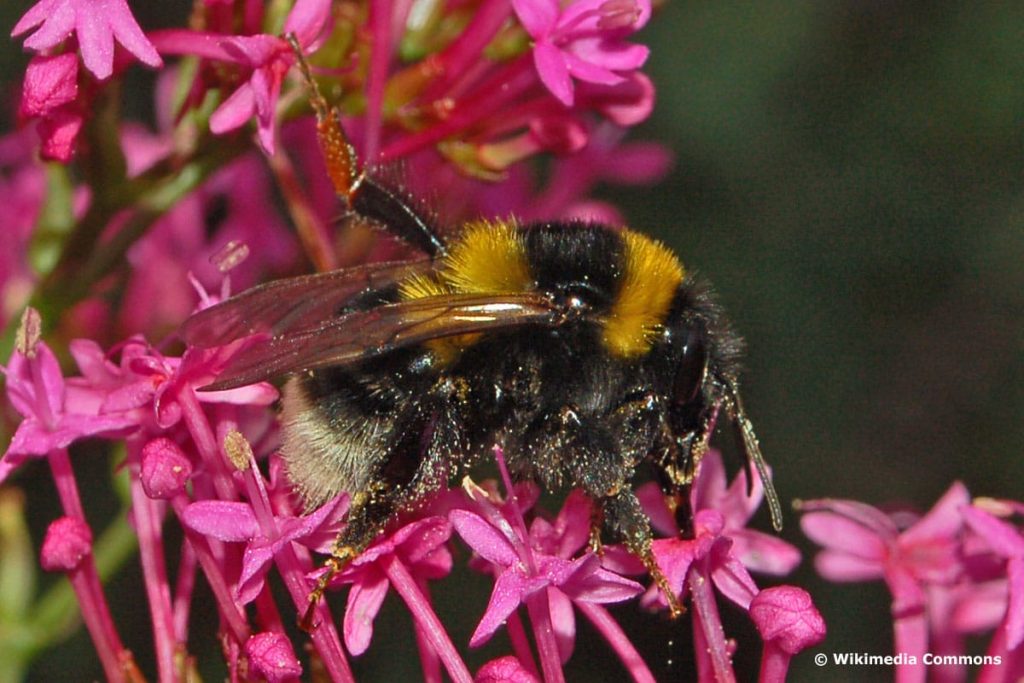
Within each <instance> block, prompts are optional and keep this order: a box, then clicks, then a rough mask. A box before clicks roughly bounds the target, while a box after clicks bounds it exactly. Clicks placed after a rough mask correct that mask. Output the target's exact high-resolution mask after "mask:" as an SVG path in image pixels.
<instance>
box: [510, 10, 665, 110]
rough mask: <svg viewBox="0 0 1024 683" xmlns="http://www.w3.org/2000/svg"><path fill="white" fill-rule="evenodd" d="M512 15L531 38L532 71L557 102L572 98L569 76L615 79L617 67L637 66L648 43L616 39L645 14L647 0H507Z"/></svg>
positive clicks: (641, 22)
mask: <svg viewBox="0 0 1024 683" xmlns="http://www.w3.org/2000/svg"><path fill="white" fill-rule="evenodd" d="M512 7H513V8H514V9H515V12H516V16H518V17H519V20H520V21H521V22H523V26H524V27H525V28H526V30H527V32H528V33H529V34H530V37H531V38H533V41H534V42H533V61H534V65H535V66H536V68H537V74H538V75H539V76H540V79H541V81H542V82H543V83H544V85H545V87H547V89H548V90H550V91H551V93H552V94H553V95H554V96H555V97H557V98H558V100H559V101H560V102H562V104H564V105H565V106H567V107H571V106H572V104H573V85H572V79H573V78H576V79H579V80H581V81H586V82H588V83H596V84H600V85H617V84H619V83H622V82H623V81H624V80H625V78H624V77H623V75H622V72H629V71H634V70H636V69H639V68H640V67H641V66H643V64H644V62H645V61H647V54H648V49H647V47H645V46H643V45H634V44H630V43H626V42H624V41H623V40H622V38H623V37H624V36H625V35H628V34H629V33H632V32H634V31H637V30H639V29H640V28H642V27H643V26H644V24H646V23H647V20H648V19H649V18H650V16H651V5H650V2H648V0H577V1H576V2H573V3H570V4H568V5H565V6H562V5H560V4H559V3H558V2H557V0H512Z"/></svg>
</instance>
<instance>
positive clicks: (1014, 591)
mask: <svg viewBox="0 0 1024 683" xmlns="http://www.w3.org/2000/svg"><path fill="white" fill-rule="evenodd" d="M1006 573H1007V576H1008V577H1009V580H1010V600H1009V603H1008V604H1007V605H1006V625H1005V627H1004V628H1006V645H1007V648H1008V649H1010V650H1015V649H1016V648H1017V647H1018V646H1019V645H1020V644H1021V642H1022V641H1024V556H1017V557H1012V558H1010V561H1009V562H1008V563H1007V566H1006Z"/></svg>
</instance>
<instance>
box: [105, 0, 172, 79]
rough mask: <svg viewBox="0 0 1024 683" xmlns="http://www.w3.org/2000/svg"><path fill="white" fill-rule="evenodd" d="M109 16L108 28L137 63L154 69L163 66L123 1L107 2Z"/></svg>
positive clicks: (112, 0) (113, 0)
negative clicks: (108, 3)
mask: <svg viewBox="0 0 1024 683" xmlns="http://www.w3.org/2000/svg"><path fill="white" fill-rule="evenodd" d="M108 2H110V3H111V4H110V9H111V14H110V15H109V16H108V19H109V21H110V28H111V30H112V31H113V34H114V37H115V38H117V42H119V43H120V44H121V45H122V46H123V47H124V49H126V50H128V52H130V53H132V54H133V55H135V56H136V57H138V59H139V61H140V62H142V63H143V64H145V65H147V66H151V67H153V68H154V69H158V68H160V67H161V66H163V60H161V59H160V55H159V54H157V51H156V48H155V47H154V46H153V44H152V43H150V42H149V39H147V38H146V35H145V34H144V33H143V32H142V29H141V28H139V25H138V23H136V21H135V17H134V16H132V13H131V10H130V9H129V8H128V3H127V2H125V0H108Z"/></svg>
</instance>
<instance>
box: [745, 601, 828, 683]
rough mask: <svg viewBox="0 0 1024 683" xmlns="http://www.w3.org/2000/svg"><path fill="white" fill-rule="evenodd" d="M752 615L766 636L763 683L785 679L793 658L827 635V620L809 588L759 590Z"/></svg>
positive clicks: (752, 606) (751, 607)
mask: <svg viewBox="0 0 1024 683" xmlns="http://www.w3.org/2000/svg"><path fill="white" fill-rule="evenodd" d="M750 618H751V619H752V620H753V622H754V624H755V625H756V626H757V630H758V632H759V633H760V634H761V637H762V638H763V639H764V647H765V652H764V657H763V658H762V660H761V675H760V678H759V680H760V681H762V683H768V682H769V681H784V680H785V679H786V671H787V670H788V668H789V660H790V658H792V657H793V655H795V654H797V653H799V652H800V651H801V650H803V649H804V648H807V647H810V646H812V645H817V644H818V643H820V642H821V641H822V640H823V639H824V638H825V620H824V619H822V617H821V613H820V612H818V610H817V608H815V606H814V603H813V602H812V601H811V596H810V595H809V594H808V593H807V591H805V590H804V589H802V588H797V587H796V586H777V587H775V588H766V589H765V590H763V591H761V592H760V593H758V594H757V595H756V596H754V599H753V600H752V601H751V603H750Z"/></svg>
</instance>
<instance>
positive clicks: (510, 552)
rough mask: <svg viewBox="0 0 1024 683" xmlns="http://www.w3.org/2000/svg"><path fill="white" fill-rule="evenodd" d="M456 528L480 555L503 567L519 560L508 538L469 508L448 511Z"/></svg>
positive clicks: (449, 517)
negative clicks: (468, 509)
mask: <svg viewBox="0 0 1024 683" xmlns="http://www.w3.org/2000/svg"><path fill="white" fill-rule="evenodd" d="M448 519H449V520H451V523H452V525H453V526H454V527H455V530H456V531H457V532H458V533H459V536H461V537H462V540H464V541H465V542H466V543H467V544H468V545H469V546H470V547H471V548H472V549H473V550H475V551H476V552H477V554H478V555H480V556H481V557H483V558H484V559H486V560H487V561H489V562H492V563H494V564H496V565H498V566H501V567H508V566H511V565H513V564H517V563H518V562H519V556H518V555H517V554H516V551H515V549H514V548H513V547H512V546H511V545H510V544H509V542H508V540H507V539H506V538H505V537H504V536H503V535H502V534H501V533H500V532H499V531H498V530H497V529H495V528H494V527H493V526H491V524H490V523H488V522H487V520H485V519H484V518H483V517H481V516H480V515H477V514H474V513H472V512H469V511H467V510H452V511H451V512H450V513H448Z"/></svg>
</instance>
